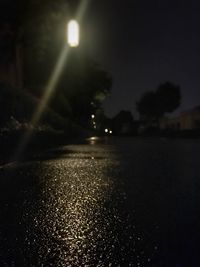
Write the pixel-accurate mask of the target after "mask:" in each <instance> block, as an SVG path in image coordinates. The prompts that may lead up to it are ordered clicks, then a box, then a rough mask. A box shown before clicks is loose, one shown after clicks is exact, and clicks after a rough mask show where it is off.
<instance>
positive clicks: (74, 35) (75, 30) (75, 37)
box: [67, 20, 79, 47]
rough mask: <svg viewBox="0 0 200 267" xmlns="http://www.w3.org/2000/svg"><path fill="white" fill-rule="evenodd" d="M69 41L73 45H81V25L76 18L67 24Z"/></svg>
mask: <svg viewBox="0 0 200 267" xmlns="http://www.w3.org/2000/svg"><path fill="white" fill-rule="evenodd" d="M67 41H68V44H69V45H70V46H71V47H77V46H78V45H79V25H78V22H77V21H76V20H70V21H69V23H68V25H67Z"/></svg>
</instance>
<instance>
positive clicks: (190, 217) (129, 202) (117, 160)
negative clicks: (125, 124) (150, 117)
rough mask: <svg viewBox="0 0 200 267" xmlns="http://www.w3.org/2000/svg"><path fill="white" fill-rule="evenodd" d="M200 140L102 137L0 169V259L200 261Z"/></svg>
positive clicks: (141, 264) (160, 266) (172, 264)
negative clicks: (102, 139) (101, 138)
mask: <svg viewBox="0 0 200 267" xmlns="http://www.w3.org/2000/svg"><path fill="white" fill-rule="evenodd" d="M199 152H200V141H192V140H191V141H189V140H165V139H163V140H162V139H160V140H152V139H145V140H142V139H128V138H127V139H114V138H113V139H107V140H106V139H105V140H104V141H101V142H100V141H98V142H97V141H88V143H85V144H81V145H69V146H65V147H61V148H58V149H54V150H52V151H48V152H46V153H42V154H41V155H36V156H34V157H33V158H31V159H29V160H27V161H26V162H22V163H19V164H17V165H10V166H7V167H6V168H1V169H0V266H2V267H4V266H8V267H11V266H20V267H23V266H28V267H29V266H45V267H46V266H88V267H89V266H99V267H100V266H102V267H103V266H136V267H146V266H156V267H193V266H194V267H197V266H200V259H199V255H198V254H199V241H200V220H199V219H200V158H199Z"/></svg>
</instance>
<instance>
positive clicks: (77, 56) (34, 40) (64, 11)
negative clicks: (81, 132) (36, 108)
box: [18, 0, 112, 122]
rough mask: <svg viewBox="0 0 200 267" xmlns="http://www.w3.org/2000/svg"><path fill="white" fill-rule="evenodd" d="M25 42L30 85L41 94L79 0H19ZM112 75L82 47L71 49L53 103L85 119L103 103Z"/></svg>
mask: <svg viewBox="0 0 200 267" xmlns="http://www.w3.org/2000/svg"><path fill="white" fill-rule="evenodd" d="M18 2H19V14H21V18H20V19H19V25H20V27H19V28H20V31H21V33H22V41H23V45H24V53H25V55H24V58H25V77H26V81H25V84H26V87H28V88H32V92H33V93H34V94H37V96H39V97H40V96H41V95H42V94H43V90H45V85H46V84H47V82H48V80H49V78H50V75H51V74H52V71H53V69H54V66H55V64H56V62H57V60H58V58H59V56H60V53H61V51H62V49H63V47H64V46H65V45H66V24H67V21H68V19H69V18H70V16H71V14H72V13H75V10H76V8H77V6H78V3H79V0H57V1H55V0H43V1H41V0H18ZM111 85H112V80H111V77H110V75H109V74H108V73H107V72H106V71H104V70H103V69H102V68H100V67H99V66H98V65H97V64H96V63H95V62H94V61H93V60H92V59H90V58H89V57H88V56H87V55H86V53H85V51H83V49H82V48H77V49H75V50H74V51H70V55H69V57H68V58H67V61H66V64H65V65H64V66H63V69H62V74H61V76H60V78H59V82H58V84H57V86H56V90H55V93H54V95H53V97H52V99H51V102H50V103H49V105H51V107H52V108H54V109H55V110H56V112H58V113H60V114H62V115H63V116H71V117H72V118H73V119H75V120H77V121H82V122H85V121H86V120H87V119H88V118H89V116H90V115H91V113H92V112H93V111H94V110H96V109H98V108H99V107H100V106H101V103H102V101H103V99H104V98H105V96H106V95H107V94H108V93H109V90H110V88H111Z"/></svg>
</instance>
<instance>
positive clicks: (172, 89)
mask: <svg viewBox="0 0 200 267" xmlns="http://www.w3.org/2000/svg"><path fill="white" fill-rule="evenodd" d="M180 102H181V92H180V87H179V86H177V85H175V84H173V83H171V82H166V83H163V84H160V85H159V86H158V88H157V90H156V91H148V92H145V93H144V94H143V95H142V97H141V98H140V100H139V101H138V102H137V103H136V105H137V111H138V112H139V114H140V116H141V117H142V118H143V119H146V120H158V119H159V118H161V117H162V116H163V115H164V114H165V113H171V112H173V111H174V110H175V109H177V108H178V107H179V105H180Z"/></svg>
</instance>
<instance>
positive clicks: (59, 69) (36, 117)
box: [11, 0, 90, 161]
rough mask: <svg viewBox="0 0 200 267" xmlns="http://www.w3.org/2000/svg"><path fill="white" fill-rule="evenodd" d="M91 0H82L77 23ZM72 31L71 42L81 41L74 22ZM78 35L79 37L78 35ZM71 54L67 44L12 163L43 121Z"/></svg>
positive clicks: (17, 158)
mask: <svg viewBox="0 0 200 267" xmlns="http://www.w3.org/2000/svg"><path fill="white" fill-rule="evenodd" d="M89 2H90V0H82V1H81V3H80V6H79V8H78V12H77V14H76V21H79V22H81V20H82V19H83V16H84V14H85V12H86V9H87V6H88V4H89ZM71 23H72V24H71V29H72V35H71V37H70V38H71V40H72V41H73V42H74V44H75V41H79V34H78V33H79V28H78V25H77V24H75V23H74V21H71ZM77 34H78V35H77ZM69 52H70V47H69V46H68V45H67V44H66V45H65V46H64V48H63V50H62V51H61V53H60V56H59V58H58V61H57V63H56V66H55V68H54V70H53V72H52V75H51V77H50V79H49V82H48V83H47V86H46V90H45V93H44V95H43V96H42V98H41V101H40V103H39V105H38V107H37V109H36V111H35V113H34V115H33V117H32V120H31V122H30V125H32V127H31V129H29V130H27V131H26V133H25V134H24V135H23V136H22V138H21V140H20V142H19V144H18V147H17V149H16V151H15V153H14V155H13V158H12V159H11V160H12V161H17V160H19V159H20V157H21V155H22V153H23V152H24V150H25V148H26V146H27V144H28V143H29V141H30V139H31V137H32V134H33V129H35V128H36V126H37V124H38V122H39V121H40V119H41V116H42V114H43V112H44V111H45V108H46V107H47V105H48V102H49V100H50V98H51V96H52V95H53V93H54V91H55V88H56V85H57V83H58V80H59V78H60V75H61V73H62V70H63V67H64V65H65V64H66V62H67V57H68V55H69Z"/></svg>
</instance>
